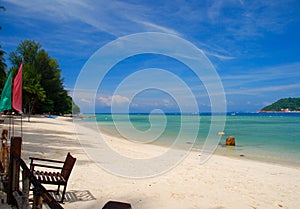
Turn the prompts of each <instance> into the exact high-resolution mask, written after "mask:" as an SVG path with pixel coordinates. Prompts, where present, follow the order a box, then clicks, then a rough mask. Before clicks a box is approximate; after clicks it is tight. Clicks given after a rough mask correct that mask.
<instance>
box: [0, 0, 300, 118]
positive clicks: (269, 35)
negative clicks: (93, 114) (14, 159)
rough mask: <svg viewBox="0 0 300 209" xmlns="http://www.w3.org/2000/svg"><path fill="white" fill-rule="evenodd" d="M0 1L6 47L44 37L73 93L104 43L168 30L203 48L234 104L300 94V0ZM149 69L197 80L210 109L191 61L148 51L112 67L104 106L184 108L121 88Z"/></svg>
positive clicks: (201, 100)
mask: <svg viewBox="0 0 300 209" xmlns="http://www.w3.org/2000/svg"><path fill="white" fill-rule="evenodd" d="M0 5H3V6H5V7H6V11H0V25H1V26H2V30H1V31H0V40H1V41H0V44H1V46H2V48H3V50H4V51H6V52H7V53H9V52H11V51H14V50H15V49H16V47H17V45H18V44H19V43H20V42H21V41H22V40H25V39H30V40H35V41H38V42H40V43H41V44H42V47H43V48H44V49H46V51H47V52H48V53H49V54H50V56H51V57H53V58H55V59H57V60H58V62H59V63H60V68H61V70H62V76H63V77H64V85H65V88H66V89H67V90H69V92H70V94H72V92H73V89H74V86H75V82H76V79H77V77H78V75H79V73H80V71H81V69H82V68H83V66H84V64H85V63H86V62H87V61H88V59H89V58H90V57H91V56H92V55H93V54H94V53H95V52H96V51H97V50H98V49H99V48H101V47H103V46H104V45H105V44H107V43H109V42H111V41H114V40H116V39H118V38H119V37H122V36H126V35H130V34H133V33H141V32H162V33H168V34H173V35H176V36H178V37H180V38H182V39H185V40H187V41H189V42H191V43H193V44H194V45H195V46H196V47H198V48H199V49H201V50H203V52H204V53H205V55H206V56H207V57H208V59H209V60H210V62H211V63H212V65H213V66H214V67H215V69H216V71H217V73H218V75H219V77H220V79H221V81H222V84H223V87H224V92H225V96H226V103H227V110H228V111H256V110H259V109H261V108H262V107H264V106H265V105H267V104H270V103H272V102H275V101H276V100H278V99H280V98H285V97H300V93H299V92H300V91H299V90H300V82H299V81H300V39H299V37H300V27H299V25H300V2H299V1H297V0H276V1H261V0H258V1H256V0H251V1H250V0H249V1H246V0H201V1H198V0H195V1H193V0H191V1H180V0H165V1H157V2H155V1H154V2H153V1H131V0H130V1H114V0H111V1H102V0H100V1H99V0H98V1H96V0H77V1H71V0H44V1H37V0H28V1H19V0H2V1H1V3H0ZM118 68H119V70H118ZM143 68H163V69H170V70H171V71H172V72H173V73H176V75H178V76H179V77H180V78H182V79H183V80H185V81H186V82H187V83H188V85H189V86H190V87H191V89H192V91H193V93H194V95H195V96H196V98H197V102H198V104H199V109H200V111H209V110H210V101H209V97H208V95H207V94H205V93H204V94H203V92H205V89H204V88H203V86H201V83H200V84H199V81H194V80H193V78H194V77H193V74H192V73H190V72H189V70H188V69H185V68H186V66H183V65H181V64H180V63H176V60H172V59H168V58H166V57H163V56H154V55H149V56H143V55H141V56H136V57H132V58H128V59H126V60H124V61H123V62H121V63H119V64H118V65H117V66H116V67H114V69H112V70H111V72H110V74H109V75H108V76H107V77H106V79H105V81H104V82H103V84H102V86H100V87H99V90H98V94H97V95H96V97H97V98H96V101H97V103H96V111H97V112H102V111H103V112H105V111H108V109H109V108H110V105H109V104H110V102H111V101H112V100H113V101H115V102H117V103H118V104H119V105H122V104H125V103H128V102H131V104H132V110H133V111H140V112H144V111H150V110H152V109H155V108H158V109H164V110H165V111H178V108H179V107H178V105H177V106H176V104H175V101H174V99H173V98H172V96H170V95H168V94H167V92H159V91H155V90H149V91H145V92H141V93H140V94H138V95H137V97H136V98H134V101H129V100H128V98H127V97H126V95H120V94H117V95H113V91H114V89H115V88H116V87H117V86H118V82H121V81H122V79H124V78H126V76H127V75H129V74H130V73H132V72H134V71H136V70H141V69H143ZM145 79H146V78H145ZM147 79H150V78H147ZM83 108H84V107H83Z"/></svg>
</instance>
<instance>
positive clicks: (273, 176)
mask: <svg viewBox="0 0 300 209" xmlns="http://www.w3.org/2000/svg"><path fill="white" fill-rule="evenodd" d="M24 121H25V120H24ZM74 126H75V125H74V124H73V122H70V120H69V119H68V118H62V117H58V118H56V119H51V118H33V117H32V120H31V122H24V123H23V151H22V157H23V158H24V159H25V160H27V162H28V157H29V156H36V157H47V158H52V159H64V158H65V156H66V153H67V152H71V154H73V155H74V156H75V157H76V158H77V162H76V164H75V167H74V169H73V171H72V174H71V178H70V180H69V185H68V188H67V194H69V196H70V195H71V194H72V195H73V196H72V195H71V196H72V197H76V198H75V199H68V198H67V200H66V203H65V204H64V205H63V207H64V208H66V209H73V208H101V207H102V206H103V205H104V204H105V203H106V202H107V201H109V200H116V201H123V202H129V203H131V205H132V208H134V209H143V208H144V209H145V208H146V209H152V208H156V209H157V208H158V209H160V208H162V209H163V208H175V209H177V208H178V209H182V208H184V209H185V208H242V209H243V208H245V209H248V208H297V207H298V206H299V204H300V202H299V200H298V196H299V194H300V187H299V186H298V184H297V182H300V169H299V168H290V167H286V166H281V165H273V164H269V163H263V162H256V161H251V160H247V159H244V158H242V159H241V158H238V159H235V158H231V157H224V156H219V155H216V154H214V155H213V156H211V158H210V159H209V160H208V161H207V162H205V163H204V164H200V163H199V152H194V151H193V152H190V153H189V154H188V156H186V157H185V158H184V159H183V160H182V161H181V162H180V163H179V164H177V165H176V166H175V167H173V168H172V169H170V170H169V171H168V172H166V173H163V174H160V175H158V176H155V177H150V178H144V179H132V178H124V177H119V176H115V175H112V174H111V173H108V172H107V171H105V170H103V169H102V168H100V167H99V166H98V165H97V164H96V163H95V162H93V161H92V160H91V159H90V158H89V157H88V155H87V154H86V153H85V151H84V150H83V148H82V146H81V144H80V142H79V141H78V136H77V135H76V134H75V133H74V132H75V131H74V130H75V129H74ZM79 134H84V133H79ZM89 134H91V136H92V135H93V133H92V132H90V133H89ZM107 137H108V140H109V141H112V142H114V144H113V146H114V148H116V149H119V150H120V151H124V152H125V154H131V155H132V156H133V157H143V156H144V154H145V155H146V156H148V154H155V153H160V151H163V150H164V149H163V148H161V147H159V146H150V145H149V146H145V149H144V148H143V149H139V147H134V146H133V147H132V146H130V145H129V143H128V142H127V141H126V140H118V139H117V138H115V137H112V136H107ZM136 148H137V151H136V150H135V149H136ZM132 150H135V151H136V152H132ZM99 160H101V161H102V162H106V160H107V159H99ZM87 173H88V175H87ZM71 196H70V197H71Z"/></svg>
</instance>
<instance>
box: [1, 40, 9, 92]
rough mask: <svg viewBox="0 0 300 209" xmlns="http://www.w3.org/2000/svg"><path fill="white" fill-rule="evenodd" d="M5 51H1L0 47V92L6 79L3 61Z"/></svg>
mask: <svg viewBox="0 0 300 209" xmlns="http://www.w3.org/2000/svg"><path fill="white" fill-rule="evenodd" d="M4 55H5V51H3V50H2V49H1V45H0V90H1V91H2V88H3V85H4V82H5V79H6V67H7V66H6V64H5V59H4Z"/></svg>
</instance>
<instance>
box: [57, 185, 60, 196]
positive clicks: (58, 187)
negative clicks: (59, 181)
mask: <svg viewBox="0 0 300 209" xmlns="http://www.w3.org/2000/svg"><path fill="white" fill-rule="evenodd" d="M59 189H60V185H58V186H57V191H56V194H57V195H59Z"/></svg>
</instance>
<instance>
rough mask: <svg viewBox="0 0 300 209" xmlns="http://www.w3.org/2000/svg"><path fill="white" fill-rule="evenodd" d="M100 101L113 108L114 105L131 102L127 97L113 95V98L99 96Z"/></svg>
mask: <svg viewBox="0 0 300 209" xmlns="http://www.w3.org/2000/svg"><path fill="white" fill-rule="evenodd" d="M98 100H99V101H100V102H101V103H102V104H104V105H106V106H111V105H112V104H123V103H128V102H130V100H129V99H128V98H127V97H124V96H121V95H113V96H106V97H105V96H99V97H98Z"/></svg>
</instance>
